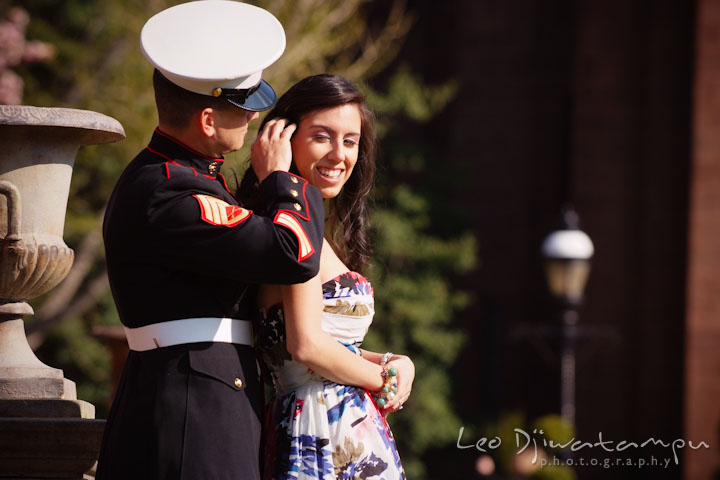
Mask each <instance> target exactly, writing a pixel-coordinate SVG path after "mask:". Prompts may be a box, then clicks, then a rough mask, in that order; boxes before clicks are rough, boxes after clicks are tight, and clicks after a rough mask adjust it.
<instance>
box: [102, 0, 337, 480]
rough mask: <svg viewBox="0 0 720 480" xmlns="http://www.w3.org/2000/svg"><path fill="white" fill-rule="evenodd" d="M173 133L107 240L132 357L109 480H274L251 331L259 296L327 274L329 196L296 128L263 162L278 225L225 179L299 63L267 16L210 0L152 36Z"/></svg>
mask: <svg viewBox="0 0 720 480" xmlns="http://www.w3.org/2000/svg"><path fill="white" fill-rule="evenodd" d="M141 44H142V48H143V51H144V53H145V55H146V56H147V58H148V59H149V60H150V62H151V63H152V64H153V65H154V66H155V72H154V77H153V85H154V89H155V97H156V104H157V109H158V117H159V123H158V128H157V129H156V130H155V132H154V133H153V136H152V139H151V140H150V143H149V145H148V146H147V148H145V149H144V150H143V151H142V152H140V153H139V154H138V156H137V157H136V158H135V159H134V160H133V161H132V162H131V163H130V164H129V165H128V167H127V168H126V169H125V171H124V172H123V174H122V176H121V177H120V179H119V180H118V182H117V185H116V187H115V190H114V191H113V193H112V196H111V198H110V201H109V204H108V208H107V212H106V215H105V223H104V226H103V236H104V240H105V247H106V256H107V265H108V274H109V278H110V286H111V288H112V293H113V297H114V299H115V303H116V305H117V309H118V313H119V316H120V320H121V321H122V323H123V325H124V326H125V330H126V334H127V338H128V344H129V346H130V353H129V355H128V358H127V361H126V363H125V367H124V370H123V375H122V378H121V381H120V385H119V387H118V391H117V394H116V397H115V401H114V403H113V406H112V409H111V412H110V415H109V418H108V422H107V427H106V431H105V435H104V437H103V445H102V450H101V453H100V460H99V464H98V472H97V478H98V479H122V480H139V479H193V480H194V479H213V480H222V479H251V480H254V479H259V478H260V471H259V448H260V435H261V420H260V419H261V418H262V407H263V405H262V404H263V389H262V385H261V383H260V381H259V379H258V372H257V365H256V361H255V355H254V352H253V349H252V328H251V324H250V322H249V321H248V320H249V319H251V317H252V316H253V315H254V311H255V292H256V287H255V286H256V284H259V283H285V284H289V283H299V282H304V281H306V280H308V279H310V278H311V277H313V276H315V275H316V274H317V271H318V267H319V259H320V248H321V245H322V235H323V226H324V225H323V224H324V218H323V204H322V198H321V196H320V193H319V192H318V191H317V190H316V189H315V188H314V187H313V186H311V185H309V184H308V183H307V181H306V180H305V179H303V178H300V177H297V176H295V175H292V174H290V173H288V172H287V170H288V169H289V167H290V160H291V158H290V157H291V153H290V144H289V140H290V135H291V134H292V132H293V131H294V128H295V127H294V126H286V125H285V124H284V122H283V121H279V122H274V123H273V124H272V125H269V128H265V129H264V130H263V132H261V135H260V136H259V137H258V140H257V141H256V142H255V144H254V145H253V149H252V167H253V169H254V170H255V172H256V173H257V176H258V179H259V180H260V182H261V183H260V190H261V195H262V197H263V201H264V213H263V215H262V216H261V215H258V214H257V213H255V212H252V211H250V210H247V209H244V208H243V207H242V206H240V205H238V203H237V201H236V199H235V198H234V197H233V195H232V193H231V192H230V191H228V189H227V186H226V184H225V179H224V177H223V175H222V174H221V173H220V170H221V167H222V163H223V157H222V156H223V154H226V153H229V152H231V151H234V150H237V149H239V148H240V147H241V146H242V144H243V141H244V137H245V134H246V132H247V125H248V122H250V121H251V120H253V119H255V118H257V116H258V113H257V112H258V111H263V110H266V109H269V108H270V107H271V106H272V105H273V103H274V102H275V93H274V91H273V90H272V88H271V87H270V86H269V85H268V84H267V83H265V82H264V81H263V80H262V79H261V72H262V69H263V68H266V67H267V66H269V65H270V64H271V63H273V62H274V61H275V60H276V59H277V58H278V57H279V56H280V55H281V54H282V51H283V50H284V47H285V36H284V32H283V29H282V26H281V25H280V23H279V22H278V21H277V20H276V19H275V17H273V16H272V15H271V14H269V13H268V12H266V11H265V10H262V9H260V8H257V7H254V6H251V5H246V4H242V3H238V2H232V1H224V0H208V1H202V2H190V3H185V4H181V5H178V6H175V7H172V8H169V9H167V10H164V11H162V12H160V13H159V14H157V15H155V16H154V17H152V18H151V19H150V20H148V22H147V23H146V25H145V27H144V28H143V31H142V34H141Z"/></svg>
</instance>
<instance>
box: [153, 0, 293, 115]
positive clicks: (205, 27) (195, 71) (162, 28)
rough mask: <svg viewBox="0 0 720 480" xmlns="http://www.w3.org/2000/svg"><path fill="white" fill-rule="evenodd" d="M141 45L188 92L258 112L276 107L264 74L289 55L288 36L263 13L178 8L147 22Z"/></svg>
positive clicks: (213, 6)
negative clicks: (268, 68)
mask: <svg viewBox="0 0 720 480" xmlns="http://www.w3.org/2000/svg"><path fill="white" fill-rule="evenodd" d="M140 44H141V45H142V49H143V53H144V54H145V56H146V57H147V58H148V60H150V63H152V64H153V65H154V66H155V68H157V69H158V70H159V71H160V73H162V74H163V75H164V76H165V77H166V78H167V79H168V80H170V81H171V82H173V83H174V84H176V85H178V86H180V87H182V88H184V89H186V90H189V91H191V92H195V93H199V94H201V95H210V96H214V97H223V98H226V99H227V100H228V101H229V102H230V103H232V104H234V105H237V106H238V107H240V108H244V109H246V110H251V111H255V112H258V111H262V110H267V109H269V108H270V107H272V106H273V105H274V104H275V99H276V95H275V91H274V90H273V89H272V87H271V86H270V85H268V84H267V83H266V82H265V81H264V80H262V70H263V69H264V68H267V67H268V66H270V65H271V64H272V63H273V62H274V61H275V60H277V59H278V58H279V57H280V55H282V53H283V51H284V50H285V31H284V30H283V27H282V25H281V24H280V22H279V21H278V20H277V18H275V17H274V16H273V15H272V14H271V13H270V12H268V11H266V10H263V9H262V8H259V7H256V6H253V5H248V4H246V3H241V2H235V1H231V0H200V1H195V2H188V3H183V4H180V5H176V6H174V7H170V8H168V9H166V10H163V11H161V12H160V13H158V14H156V15H155V16H153V17H151V18H150V20H148V21H147V22H146V23H145V26H144V27H143V29H142V32H141V34H140Z"/></svg>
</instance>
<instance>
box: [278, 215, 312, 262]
mask: <svg viewBox="0 0 720 480" xmlns="http://www.w3.org/2000/svg"><path fill="white" fill-rule="evenodd" d="M274 222H275V223H277V224H278V225H282V226H283V227H287V228H288V229H290V231H292V232H293V233H294V234H295V236H296V237H297V239H298V250H299V251H298V262H302V261H303V260H305V259H306V258H309V257H310V256H312V254H313V253H315V249H314V248H313V246H312V243H311V242H310V239H309V238H308V236H307V233H305V230H304V229H303V227H302V225H300V222H298V220H297V218H295V217H294V216H293V215H290V214H288V213H285V212H280V213H278V214H277V215H276V216H275V220H274Z"/></svg>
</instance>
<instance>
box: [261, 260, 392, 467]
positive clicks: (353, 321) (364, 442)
mask: <svg viewBox="0 0 720 480" xmlns="http://www.w3.org/2000/svg"><path fill="white" fill-rule="evenodd" d="M323 302H324V311H323V319H322V327H323V330H325V331H326V332H327V333H329V334H330V335H332V337H333V338H335V339H336V340H337V341H339V342H341V343H342V344H344V345H345V346H346V347H347V348H349V349H350V350H351V351H352V352H354V353H356V354H358V355H360V350H359V347H360V343H361V342H362V340H363V338H364V337H365V334H366V333H367V330H368V327H369V326H370V323H371V322H372V317H373V314H374V313H375V309H374V299H373V292H372V287H371V285H370V283H369V282H368V281H367V280H365V278H363V277H362V275H360V274H357V273H354V272H348V273H345V274H342V275H340V276H338V277H336V278H334V279H332V280H330V281H328V282H325V283H324V284H323ZM256 320H257V321H256V322H255V337H256V343H255V346H256V349H257V351H258V352H259V354H260V357H261V359H262V361H263V363H264V364H265V366H266V367H267V370H268V373H269V374H270V376H271V377H272V382H273V386H274V390H275V395H274V396H273V398H272V400H271V401H270V404H269V407H268V412H267V418H266V425H265V430H264V435H265V440H264V478H265V479H274V480H285V479H305V480H308V479H322V480H330V479H332V480H337V479H353V480H355V479H371V480H380V479H382V480H395V479H405V472H404V471H403V468H402V464H401V463H400V457H399V455H398V452H397V448H396V447H395V440H394V438H393V436H392V433H391V432H390V428H389V427H388V425H387V423H386V422H385V418H384V417H383V416H382V415H381V413H380V412H379V411H378V408H377V406H376V405H375V403H374V402H373V400H372V398H371V396H370V394H369V393H368V392H366V391H365V390H364V389H362V388H359V387H352V386H348V385H339V384H337V383H334V382H332V381H330V380H327V379H325V378H323V377H321V376H319V375H317V374H315V373H313V372H312V371H311V370H310V369H308V367H306V366H305V365H303V364H302V363H299V362H295V361H293V360H292V358H291V357H290V355H289V354H288V352H287V349H286V346H285V321H284V316H283V310H282V307H281V306H279V305H277V306H273V307H271V308H270V309H269V310H268V311H266V312H261V313H260V315H259V318H258V319H256Z"/></svg>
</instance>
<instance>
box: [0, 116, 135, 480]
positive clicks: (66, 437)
mask: <svg viewBox="0 0 720 480" xmlns="http://www.w3.org/2000/svg"><path fill="white" fill-rule="evenodd" d="M124 137H125V132H124V131H123V128H122V126H121V125H120V123H119V122H117V120H115V119H113V118H110V117H108V116H105V115H102V114H99V113H95V112H90V111H85V110H73V109H65V108H39V107H30V106H9V105H0V147H1V148H0V478H36V479H40V478H43V479H48V478H53V479H60V478H73V479H81V478H83V473H84V472H86V471H87V470H89V469H90V468H91V467H92V466H93V464H94V463H95V460H96V459H97V454H98V451H99V447H100V440H101V438H102V432H103V428H104V424H105V422H104V420H96V419H94V417H95V408H94V407H93V406H92V405H91V404H89V403H87V402H84V401H82V400H78V399H77V396H76V393H75V384H74V383H73V382H72V381H70V380H68V379H66V378H64V377H63V372H62V370H59V369H56V368H52V367H49V366H47V365H45V364H43V363H42V362H40V360H38V358H37V357H36V356H35V354H34V353H33V352H32V350H31V349H30V346H29V345H28V342H27V338H26V336H25V326H24V322H23V319H22V317H23V316H24V315H30V314H32V313H33V309H32V308H31V307H30V305H29V304H28V303H27V302H26V300H29V299H32V298H35V297H38V296H40V295H43V294H45V293H47V292H48V291H50V290H51V289H53V288H54V287H55V286H56V285H57V284H58V283H60V282H61V281H62V280H63V279H64V278H65V276H66V275H67V274H68V272H69V271H70V267H71V266H72V263H73V259H74V253H73V251H72V250H71V249H70V248H68V246H67V245H65V242H64V241H63V230H64V224H65V210H66V208H67V201H68V194H69V190H70V178H71V176H72V169H73V164H74V162H75V156H76V154H77V151H78V149H79V148H80V146H82V145H94V144H101V143H109V142H115V141H118V140H121V139H123V138H124Z"/></svg>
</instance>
